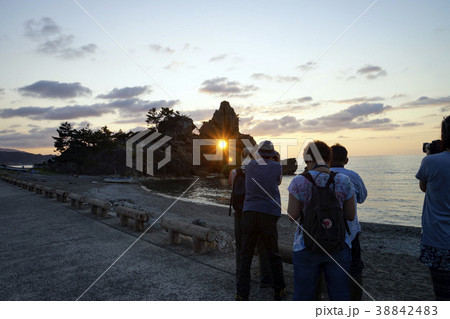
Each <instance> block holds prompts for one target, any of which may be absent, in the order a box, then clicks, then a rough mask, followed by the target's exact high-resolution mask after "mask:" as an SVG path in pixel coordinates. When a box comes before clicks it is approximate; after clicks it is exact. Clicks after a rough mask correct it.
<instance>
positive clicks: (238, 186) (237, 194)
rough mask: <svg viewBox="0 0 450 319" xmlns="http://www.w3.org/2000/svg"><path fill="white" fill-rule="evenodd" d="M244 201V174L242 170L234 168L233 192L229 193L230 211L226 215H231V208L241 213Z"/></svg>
mask: <svg viewBox="0 0 450 319" xmlns="http://www.w3.org/2000/svg"><path fill="white" fill-rule="evenodd" d="M244 199H245V173H244V171H243V170H242V168H240V167H238V168H236V177H235V178H234V180H233V190H232V191H231V198H230V209H229V212H228V215H229V216H230V215H231V207H233V209H234V210H235V211H236V212H237V213H238V214H241V213H242V209H243V208H244Z"/></svg>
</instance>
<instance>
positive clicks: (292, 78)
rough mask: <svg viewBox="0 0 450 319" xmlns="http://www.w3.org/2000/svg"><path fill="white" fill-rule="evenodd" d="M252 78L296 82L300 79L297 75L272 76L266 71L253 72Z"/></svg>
mask: <svg viewBox="0 0 450 319" xmlns="http://www.w3.org/2000/svg"><path fill="white" fill-rule="evenodd" d="M251 78H252V79H254V80H265V81H276V82H294V81H297V80H298V78H297V77H295V76H283V75H276V76H272V75H269V74H265V73H253V74H252V76H251Z"/></svg>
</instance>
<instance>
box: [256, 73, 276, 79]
mask: <svg viewBox="0 0 450 319" xmlns="http://www.w3.org/2000/svg"><path fill="white" fill-rule="evenodd" d="M251 78H252V79H254V80H266V81H273V76H271V75H268V74H265V73H253V74H252V76H251Z"/></svg>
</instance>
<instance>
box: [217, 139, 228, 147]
mask: <svg viewBox="0 0 450 319" xmlns="http://www.w3.org/2000/svg"><path fill="white" fill-rule="evenodd" d="M218 145H219V147H220V148H222V149H223V148H225V147H227V142H225V141H224V140H220V141H219V144H218Z"/></svg>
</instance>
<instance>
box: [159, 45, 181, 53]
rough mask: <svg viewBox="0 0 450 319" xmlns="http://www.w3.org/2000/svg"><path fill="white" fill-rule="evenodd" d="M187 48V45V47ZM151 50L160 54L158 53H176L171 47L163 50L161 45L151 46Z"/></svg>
mask: <svg viewBox="0 0 450 319" xmlns="http://www.w3.org/2000/svg"><path fill="white" fill-rule="evenodd" d="M185 48H186V45H185ZM150 49H151V50H153V51H155V52H158V53H174V52H175V50H174V49H171V48H169V47H165V48H163V47H162V46H161V45H159V44H150Z"/></svg>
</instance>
